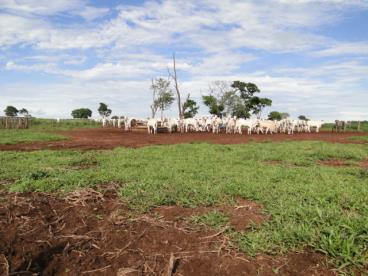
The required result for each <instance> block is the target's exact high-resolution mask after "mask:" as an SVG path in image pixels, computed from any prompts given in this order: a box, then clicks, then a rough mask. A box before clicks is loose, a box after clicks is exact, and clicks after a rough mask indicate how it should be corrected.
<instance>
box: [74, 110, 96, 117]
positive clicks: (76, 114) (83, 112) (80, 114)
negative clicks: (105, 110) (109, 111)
mask: <svg viewBox="0 0 368 276" xmlns="http://www.w3.org/2000/svg"><path fill="white" fill-rule="evenodd" d="M72 117H73V118H74V119H88V118H90V117H92V111H91V109H88V108H79V109H74V110H73V111H72Z"/></svg>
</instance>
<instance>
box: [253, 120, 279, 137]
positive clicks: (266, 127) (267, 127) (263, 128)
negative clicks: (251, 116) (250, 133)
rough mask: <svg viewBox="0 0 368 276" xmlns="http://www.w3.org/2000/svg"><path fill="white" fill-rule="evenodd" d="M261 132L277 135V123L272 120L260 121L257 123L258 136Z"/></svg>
mask: <svg viewBox="0 0 368 276" xmlns="http://www.w3.org/2000/svg"><path fill="white" fill-rule="evenodd" d="M259 132H261V133H262V134H263V133H264V134H267V133H268V132H269V133H270V134H273V133H277V124H276V122H275V121H271V120H259V121H258V122H257V134H259Z"/></svg>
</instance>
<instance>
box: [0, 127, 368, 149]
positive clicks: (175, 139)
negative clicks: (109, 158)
mask: <svg viewBox="0 0 368 276" xmlns="http://www.w3.org/2000/svg"><path fill="white" fill-rule="evenodd" d="M60 134H64V135H66V136H69V137H70V139H69V140H65V141H56V142H35V143H21V144H16V145H0V150H19V151H31V150H40V149H52V150H57V149H81V150H92V149H113V148H116V147H119V146H123V147H133V148H136V147H143V146H149V145H163V144H180V143H191V142H208V143H215V144H243V143H248V142H253V141H254V142H263V141H290V140H295V141H301V140H318V141H327V142H332V143H355V144H362V143H365V142H364V141H351V140H349V138H350V137H352V136H360V135H362V133H361V132H347V133H332V132H320V133H296V134H294V135H286V134H273V135H257V134H252V135H247V134H243V135H239V134H224V133H221V134H212V133H185V134H183V133H173V134H168V133H159V134H157V135H149V134H147V133H146V132H145V131H142V130H134V131H133V132H125V131H123V130H121V129H114V128H107V129H102V128H99V129H78V130H72V131H67V132H60Z"/></svg>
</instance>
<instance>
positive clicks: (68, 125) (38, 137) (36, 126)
mask: <svg viewBox="0 0 368 276" xmlns="http://www.w3.org/2000/svg"><path fill="white" fill-rule="evenodd" d="M100 125H101V124H100V123H98V122H95V121H93V120H86V119H62V120H59V122H58V121H57V120H55V119H38V118H32V119H31V123H30V128H29V129H21V130H20V129H15V130H13V129H0V144H16V143H29V142H36V141H58V140H65V139H68V137H67V136H65V135H62V134H59V133H55V131H62V130H70V129H75V128H94V127H99V126H100Z"/></svg>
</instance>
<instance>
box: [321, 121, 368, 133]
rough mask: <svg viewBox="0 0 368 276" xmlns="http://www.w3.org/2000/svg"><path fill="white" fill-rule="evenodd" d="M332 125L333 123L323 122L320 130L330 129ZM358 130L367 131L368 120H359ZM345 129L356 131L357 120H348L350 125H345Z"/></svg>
mask: <svg viewBox="0 0 368 276" xmlns="http://www.w3.org/2000/svg"><path fill="white" fill-rule="evenodd" d="M333 126H334V123H326V124H323V125H322V130H328V131H331V129H332V128H333ZM359 130H360V131H363V132H367V131H368V121H361V122H360V129H359ZM346 131H358V122H357V121H352V122H350V125H349V126H347V127H346Z"/></svg>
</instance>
